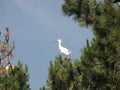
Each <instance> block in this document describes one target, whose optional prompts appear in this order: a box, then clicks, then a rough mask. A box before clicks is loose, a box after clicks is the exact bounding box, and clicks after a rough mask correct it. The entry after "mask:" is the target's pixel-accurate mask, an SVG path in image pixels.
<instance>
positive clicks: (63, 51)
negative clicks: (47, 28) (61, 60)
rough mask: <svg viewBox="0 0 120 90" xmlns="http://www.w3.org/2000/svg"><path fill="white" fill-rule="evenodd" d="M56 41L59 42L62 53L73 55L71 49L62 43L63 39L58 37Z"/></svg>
mask: <svg viewBox="0 0 120 90" xmlns="http://www.w3.org/2000/svg"><path fill="white" fill-rule="evenodd" d="M56 42H57V43H58V47H59V50H60V52H61V53H62V54H64V55H66V56H71V54H72V52H71V51H70V50H69V49H67V48H65V47H63V46H62V45H61V43H62V40H61V39H57V40H56Z"/></svg>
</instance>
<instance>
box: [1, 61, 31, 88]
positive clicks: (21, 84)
mask: <svg viewBox="0 0 120 90" xmlns="http://www.w3.org/2000/svg"><path fill="white" fill-rule="evenodd" d="M19 65H21V66H22V63H21V62H20V61H19V62H18V65H16V66H15V67H14V69H12V68H11V69H10V70H9V72H8V74H7V75H2V74H1V76H0V78H1V79H0V89H1V90H31V89H30V87H29V84H27V82H28V78H29V75H28V71H27V70H26V68H25V67H20V66H19Z"/></svg>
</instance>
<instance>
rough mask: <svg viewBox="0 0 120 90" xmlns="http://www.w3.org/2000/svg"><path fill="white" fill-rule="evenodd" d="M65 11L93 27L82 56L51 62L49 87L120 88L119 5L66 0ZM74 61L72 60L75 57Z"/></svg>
mask: <svg viewBox="0 0 120 90" xmlns="http://www.w3.org/2000/svg"><path fill="white" fill-rule="evenodd" d="M64 1H65V2H64V4H63V5H62V10H63V13H64V14H65V15H67V16H74V19H75V20H76V21H78V23H79V24H80V25H81V26H85V27H88V28H92V32H93V34H94V38H93V40H92V41H89V40H86V47H84V48H83V50H82V55H81V57H80V60H74V63H72V62H71V61H70V60H69V59H62V57H61V56H58V57H57V58H56V60H55V62H54V64H53V63H52V62H51V63H50V68H49V77H48V81H47V83H48V87H47V89H48V90H120V77H119V76H120V6H119V4H117V3H113V2H114V1H113V0H64ZM72 61H73V60H72Z"/></svg>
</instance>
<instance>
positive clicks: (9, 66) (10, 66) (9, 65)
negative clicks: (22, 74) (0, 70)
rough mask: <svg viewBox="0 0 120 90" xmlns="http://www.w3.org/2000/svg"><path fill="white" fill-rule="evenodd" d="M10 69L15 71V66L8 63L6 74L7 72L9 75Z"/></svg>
mask: <svg viewBox="0 0 120 90" xmlns="http://www.w3.org/2000/svg"><path fill="white" fill-rule="evenodd" d="M10 68H11V69H14V65H13V64H11V63H10V62H8V63H7V65H6V66H5V69H6V72H7V73H8V70H9V69H10Z"/></svg>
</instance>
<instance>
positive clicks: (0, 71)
mask: <svg viewBox="0 0 120 90" xmlns="http://www.w3.org/2000/svg"><path fill="white" fill-rule="evenodd" d="M9 33H10V32H9V28H8V27H7V28H6V32H5V34H4V38H3V40H2V38H1V40H0V90H31V89H30V87H29V84H28V83H27V82H28V79H29V74H28V67H27V65H25V67H23V65H22V63H21V62H20V61H19V62H18V65H13V64H12V63H11V59H12V58H13V50H14V48H15V45H14V42H13V43H12V44H10V42H9V41H10V36H9ZM0 35H1V37H2V33H0Z"/></svg>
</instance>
